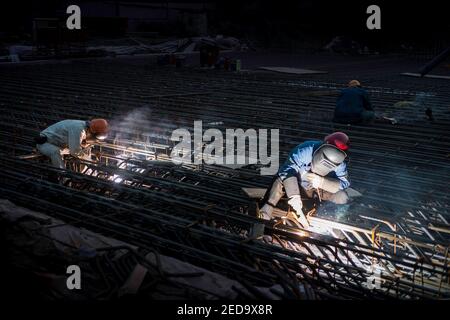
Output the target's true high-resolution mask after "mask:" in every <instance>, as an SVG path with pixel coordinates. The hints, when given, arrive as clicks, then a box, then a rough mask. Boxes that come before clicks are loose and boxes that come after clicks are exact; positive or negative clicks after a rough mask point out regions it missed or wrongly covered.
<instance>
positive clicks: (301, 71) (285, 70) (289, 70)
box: [259, 67, 328, 74]
mask: <svg viewBox="0 0 450 320" xmlns="http://www.w3.org/2000/svg"><path fill="white" fill-rule="evenodd" d="M259 69H261V70H267V71H274V72H281V73H290V74H324V73H328V72H327V71H319V70H310V69H300V68H289V67H260V68H259Z"/></svg>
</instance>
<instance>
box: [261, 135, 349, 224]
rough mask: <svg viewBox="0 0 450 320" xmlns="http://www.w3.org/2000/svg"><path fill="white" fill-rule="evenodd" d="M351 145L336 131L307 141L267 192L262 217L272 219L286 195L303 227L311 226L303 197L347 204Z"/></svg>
mask: <svg viewBox="0 0 450 320" xmlns="http://www.w3.org/2000/svg"><path fill="white" fill-rule="evenodd" d="M348 145H349V138H348V136H347V135H346V134H345V133H342V132H335V133H332V134H330V135H328V136H326V137H325V139H324V141H305V142H304V143H302V144H300V145H298V146H297V147H295V148H294V149H293V150H292V151H291V152H290V154H289V157H288V159H287V160H286V162H285V163H284V164H283V166H281V167H280V169H279V170H278V173H277V175H276V176H275V178H274V181H273V183H272V187H271V188H270V189H269V190H268V191H267V192H266V194H265V196H264V200H263V202H264V203H265V204H264V206H263V207H262V208H261V212H260V216H261V217H262V218H263V219H267V220H270V219H272V212H273V209H274V207H275V206H276V205H277V203H278V201H279V200H280V199H281V197H282V196H283V195H285V194H286V196H287V197H288V204H289V205H290V206H291V207H292V209H294V211H295V213H296V214H297V216H298V219H299V221H300V223H301V224H302V225H303V226H304V227H307V226H309V223H308V220H307V219H306V217H305V215H304V213H303V211H302V208H303V203H302V199H301V196H300V194H303V195H305V196H306V197H308V198H312V197H313V196H314V193H316V194H317V195H318V196H319V198H320V199H321V200H324V201H332V202H334V203H336V204H345V203H347V201H348V195H347V193H346V191H345V189H347V188H348V187H349V186H350V182H349V180H348V178H347V164H346V161H345V159H346V158H347V154H346V153H345V150H347V149H348Z"/></svg>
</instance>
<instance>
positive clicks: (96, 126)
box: [89, 119, 109, 138]
mask: <svg viewBox="0 0 450 320" xmlns="http://www.w3.org/2000/svg"><path fill="white" fill-rule="evenodd" d="M89 129H90V130H91V132H92V133H93V134H94V135H96V136H97V137H99V138H100V137H102V138H103V137H106V135H107V134H108V131H109V125H108V121H106V120H105V119H92V120H91V121H90V122H89Z"/></svg>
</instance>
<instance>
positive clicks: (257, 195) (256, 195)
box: [242, 188, 267, 199]
mask: <svg viewBox="0 0 450 320" xmlns="http://www.w3.org/2000/svg"><path fill="white" fill-rule="evenodd" d="M242 191H244V192H245V194H246V195H247V196H248V197H249V198H252V199H261V198H263V197H264V195H265V194H266V191H267V189H264V188H242Z"/></svg>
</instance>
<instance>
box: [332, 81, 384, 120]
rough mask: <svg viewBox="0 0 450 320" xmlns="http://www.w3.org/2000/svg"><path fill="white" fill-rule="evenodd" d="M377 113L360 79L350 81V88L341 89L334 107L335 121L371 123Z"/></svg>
mask: <svg viewBox="0 0 450 320" xmlns="http://www.w3.org/2000/svg"><path fill="white" fill-rule="evenodd" d="M374 118H375V113H374V110H373V107H372V104H371V103H370V99H369V94H368V93H367V91H366V90H364V89H363V88H362V87H361V83H360V82H359V81H358V80H352V81H350V82H349V83H348V88H345V89H343V90H342V91H341V93H340V95H339V97H338V99H337V102H336V108H335V109H334V119H333V121H334V122H337V123H345V124H357V123H363V124H366V123H370V122H372V121H373V120H374Z"/></svg>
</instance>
